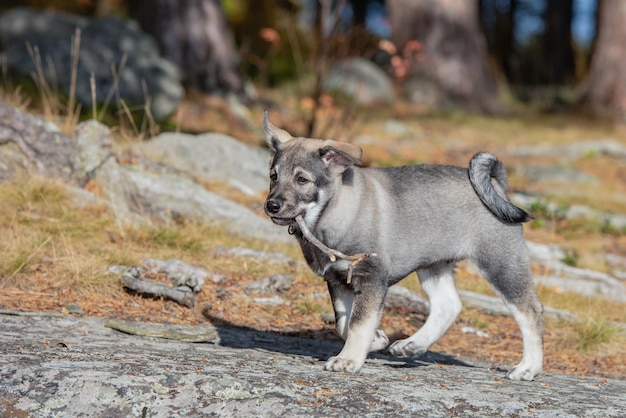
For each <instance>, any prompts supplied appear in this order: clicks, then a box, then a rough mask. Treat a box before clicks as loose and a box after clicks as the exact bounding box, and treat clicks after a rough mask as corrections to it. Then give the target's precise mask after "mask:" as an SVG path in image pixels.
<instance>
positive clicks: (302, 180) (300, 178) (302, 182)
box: [296, 176, 310, 186]
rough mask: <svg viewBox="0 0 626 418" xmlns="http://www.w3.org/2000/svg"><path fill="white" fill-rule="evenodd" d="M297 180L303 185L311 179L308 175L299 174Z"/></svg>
mask: <svg viewBox="0 0 626 418" xmlns="http://www.w3.org/2000/svg"><path fill="white" fill-rule="evenodd" d="M296 182H297V183H298V184H299V185H300V186H303V185H305V184H307V183H309V182H310V180H309V179H308V178H306V177H302V176H298V177H297V178H296Z"/></svg>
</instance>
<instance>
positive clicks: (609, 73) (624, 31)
mask: <svg viewBox="0 0 626 418" xmlns="http://www.w3.org/2000/svg"><path fill="white" fill-rule="evenodd" d="M597 33H598V34H597V38H596V41H595V42H594V45H595V48H594V51H593V56H592V59H591V66H590V69H589V74H588V75H587V79H586V80H585V82H584V84H583V86H582V96H581V102H582V103H583V104H587V105H590V106H591V107H592V108H593V109H595V110H596V111H598V112H599V113H600V114H603V115H610V116H613V117H615V118H616V119H619V120H621V121H626V117H625V113H624V112H625V111H626V49H625V48H624V45H626V2H623V1H615V0H609V1H606V0H601V1H599V3H598V32H597Z"/></svg>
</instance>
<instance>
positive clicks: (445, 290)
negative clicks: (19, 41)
mask: <svg viewBox="0 0 626 418" xmlns="http://www.w3.org/2000/svg"><path fill="white" fill-rule="evenodd" d="M263 127H264V130H265V135H266V140H267V143H268V144H269V146H270V148H271V149H272V151H273V158H272V161H271V168H270V191H269V195H268V197H267V200H266V202H265V213H266V214H267V215H268V216H269V217H270V218H271V219H272V221H273V222H274V223H276V224H278V225H288V226H289V229H290V232H291V233H293V235H294V236H295V237H296V238H297V239H298V242H299V244H300V246H301V248H302V252H303V254H304V257H305V259H306V261H307V263H308V264H309V266H310V267H311V268H312V269H313V271H315V273H316V274H318V275H320V276H322V277H324V279H325V280H326V282H327V284H328V290H329V292H330V296H331V298H332V303H333V307H334V311H335V318H336V328H337V332H338V333H339V335H340V336H341V337H342V338H343V339H344V340H345V344H344V347H343V349H342V350H341V352H340V353H339V354H338V355H337V356H335V357H331V358H330V359H329V360H328V362H327V363H326V365H325V368H326V370H333V371H346V372H356V371H358V370H359V369H360V368H361V367H362V366H363V363H364V362H365V359H366V357H367V354H368V352H370V351H377V350H382V349H384V348H387V347H388V345H389V339H388V338H387V336H386V335H385V333H384V332H383V331H382V330H380V329H377V328H378V324H379V321H380V317H381V312H382V306H383V301H384V298H385V294H386V292H387V289H388V287H389V286H391V285H393V284H395V283H397V282H398V281H400V280H402V279H403V278H404V277H406V276H407V275H409V274H410V273H412V272H417V275H418V277H419V280H420V282H421V284H422V287H423V289H424V291H425V292H426V294H427V295H428V298H429V300H430V313H429V316H428V318H427V320H426V323H425V324H424V326H423V327H422V328H421V329H420V330H419V331H418V332H416V333H415V334H413V335H412V336H410V337H408V338H406V339H403V340H399V341H395V342H394V343H393V344H391V345H390V346H389V347H388V350H389V352H390V353H391V354H393V355H395V356H399V357H417V356H420V355H421V354H423V353H425V352H426V351H427V350H428V348H429V347H430V346H431V345H432V344H434V343H435V342H436V341H437V340H438V339H439V338H441V336H442V335H443V334H444V333H445V332H446V330H447V329H448V328H449V327H450V326H451V325H452V323H453V322H454V320H455V318H456V317H457V315H458V314H459V313H460V311H461V300H460V299H459V295H458V293H457V290H456V288H455V285H454V277H453V275H454V268H455V263H456V262H457V261H459V260H462V259H470V260H471V261H473V262H474V264H475V265H476V266H477V267H478V269H479V271H480V272H481V274H482V275H483V276H484V277H485V279H487V281H488V282H489V284H490V285H491V287H492V288H493V289H494V290H495V292H496V293H498V294H499V295H500V296H501V297H502V299H503V300H504V302H505V303H506V305H507V306H508V307H509V309H510V310H511V312H512V313H513V315H514V317H515V320H516V321H517V323H518V325H519V327H520V329H521V332H522V337H523V341H524V352H523V357H522V361H521V362H520V363H519V364H518V365H517V366H515V367H513V368H512V369H511V370H509V372H508V374H507V376H508V378H509V379H512V380H532V379H534V378H535V376H536V375H537V374H538V373H540V372H541V369H542V363H543V306H542V304H541V301H540V300H539V297H538V296H537V293H536V292H535V290H534V287H533V280H532V277H531V273H530V268H529V260H528V254H527V250H526V246H525V243H524V238H523V231H522V225H521V223H522V222H526V221H528V220H530V219H532V216H531V215H529V214H528V213H526V212H525V211H523V210H522V209H520V208H518V207H516V206H514V205H513V204H512V203H511V202H510V201H509V199H508V198H507V196H506V188H507V182H506V172H505V170H504V167H503V165H502V163H501V162H500V161H498V160H497V159H496V158H495V157H494V156H493V155H491V154H489V153H479V154H476V155H475V156H474V157H473V158H472V159H471V161H470V163H469V170H468V169H464V168H460V167H453V166H444V165H416V166H404V167H391V168H360V167H357V165H359V164H360V163H361V155H362V151H361V149H360V148H359V147H357V146H354V145H351V144H347V143H341V142H337V141H333V140H319V139H310V138H293V137H292V136H291V135H290V134H289V133H287V132H286V131H284V130H282V129H280V128H277V127H276V126H274V125H273V124H272V123H271V122H270V121H269V119H268V116H267V112H266V113H265V115H264V119H263ZM296 218H300V221H302V219H303V222H304V226H305V228H304V229H308V230H309V232H310V233H312V234H313V235H314V236H315V238H317V239H318V240H320V241H321V242H322V243H323V244H325V245H326V246H328V247H330V248H332V249H334V250H337V251H340V252H342V253H344V254H356V253H375V256H373V257H369V258H366V259H364V260H363V261H362V262H360V263H359V264H358V265H356V266H354V268H353V270H351V273H352V276H351V280H348V279H347V277H348V275H347V271H348V269H349V266H350V261H349V260H344V259H337V260H336V261H332V260H331V257H329V256H328V255H327V253H325V252H323V251H321V250H320V248H319V247H318V246H316V245H314V244H312V243H311V240H310V239H307V237H306V236H305V235H306V234H305V233H303V228H301V227H300V226H299V224H298V223H297V222H296Z"/></svg>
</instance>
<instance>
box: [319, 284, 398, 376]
mask: <svg viewBox="0 0 626 418" xmlns="http://www.w3.org/2000/svg"><path fill="white" fill-rule="evenodd" d="M328 279H330V280H329V281H328V287H329V290H330V294H331V297H332V299H333V307H334V309H335V318H336V320H337V323H336V326H337V332H338V333H339V335H341V337H342V338H344V339H345V340H346V342H345V344H344V346H343V349H342V350H341V352H340V353H339V354H338V355H337V356H335V357H331V358H330V359H329V360H328V362H326V366H325V367H324V368H325V369H326V370H332V371H343V372H357V371H359V370H360V369H361V366H363V363H364V362H365V358H366V357H367V353H368V352H369V351H373V350H380V349H381V348H384V347H385V346H386V345H387V344H388V342H389V340H388V339H387V337H386V336H385V335H384V333H383V332H382V331H380V330H377V329H376V327H377V326H378V322H379V321H380V315H381V308H382V304H383V300H384V297H385V292H386V288H387V287H386V285H385V283H384V281H383V280H380V279H378V278H376V277H375V278H369V277H362V276H360V275H357V276H355V277H354V278H353V282H352V287H351V288H349V287H348V285H346V284H345V283H337V282H333V281H335V280H337V276H335V277H333V278H327V280H328ZM331 280H332V281H331Z"/></svg>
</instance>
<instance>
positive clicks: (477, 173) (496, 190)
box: [469, 152, 533, 224]
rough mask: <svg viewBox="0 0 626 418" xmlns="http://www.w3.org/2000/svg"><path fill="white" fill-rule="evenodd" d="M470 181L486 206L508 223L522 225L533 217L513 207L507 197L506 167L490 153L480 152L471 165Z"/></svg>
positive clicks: (471, 161)
mask: <svg viewBox="0 0 626 418" xmlns="http://www.w3.org/2000/svg"><path fill="white" fill-rule="evenodd" d="M469 180H470V183H471V184H472V187H473V188H474V191H475V192H476V194H477V195H478V197H479V198H480V200H481V201H482V202H483V204H484V205H485V206H487V208H488V209H489V210H490V211H491V212H492V213H493V214H494V215H496V216H497V217H498V218H499V219H500V220H502V221H504V222H506V223H511V224H513V223H521V222H527V221H530V220H531V219H533V216H532V215H531V214H529V213H527V212H525V211H524V210H522V209H520V208H518V207H517V206H515V205H513V204H512V203H511V202H510V201H509V198H508V197H507V196H506V188H507V179H506V171H505V169H504V165H503V164H502V162H500V161H499V160H498V159H497V158H496V157H495V156H493V155H492V154H490V153H488V152H479V153H478V154H476V155H474V157H473V158H472V159H471V160H470V163H469Z"/></svg>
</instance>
